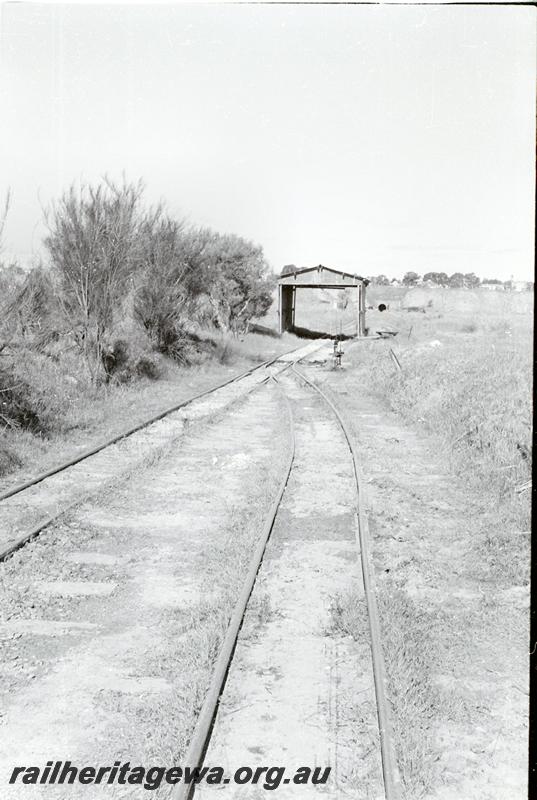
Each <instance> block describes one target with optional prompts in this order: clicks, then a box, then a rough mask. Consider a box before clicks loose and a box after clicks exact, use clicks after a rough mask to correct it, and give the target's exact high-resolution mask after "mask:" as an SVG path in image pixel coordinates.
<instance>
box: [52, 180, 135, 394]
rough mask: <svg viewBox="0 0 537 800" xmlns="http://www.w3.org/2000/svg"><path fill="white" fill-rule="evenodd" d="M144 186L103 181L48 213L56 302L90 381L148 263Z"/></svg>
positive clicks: (71, 192)
mask: <svg viewBox="0 0 537 800" xmlns="http://www.w3.org/2000/svg"><path fill="white" fill-rule="evenodd" d="M143 188H144V187H143V184H142V183H141V182H138V183H130V184H128V183H126V182H125V181H123V183H122V184H121V185H117V184H115V183H113V182H112V181H110V180H109V179H107V178H105V179H104V181H103V182H102V183H101V184H100V185H98V186H96V187H95V186H90V185H88V184H83V185H82V186H81V187H80V189H78V190H77V189H76V188H75V187H74V186H71V188H70V189H69V190H68V191H67V192H65V193H64V195H63V196H62V197H61V198H60V200H59V201H58V202H57V203H54V204H53V205H52V207H51V210H50V211H49V212H48V213H47V214H46V217H45V219H46V223H47V227H48V236H47V237H46V239H45V246H46V248H47V250H48V253H49V255H50V260H51V264H52V268H53V272H54V275H55V277H56V280H57V285H58V300H59V302H60V305H61V308H62V311H63V313H64V315H65V318H66V319H67V320H68V323H69V325H70V327H71V329H72V330H73V332H74V333H75V338H76V340H77V343H78V344H79V346H80V349H81V351H82V353H83V356H84V359H85V362H86V365H87V368H88V370H89V373H90V376H91V379H92V380H93V381H96V380H98V378H99V376H100V374H101V372H102V356H103V352H104V349H105V347H106V337H107V335H108V334H109V333H110V330H111V328H112V325H113V323H114V319H115V317H116V316H117V315H118V314H119V312H120V309H121V306H122V303H123V300H124V298H125V296H126V294H127V293H128V291H129V289H130V288H131V287H132V286H133V283H134V277H135V276H136V274H137V273H138V271H139V269H140V268H141V266H142V265H143V262H144V252H143V246H144V236H143V235H142V233H143V231H144V229H146V228H147V225H148V219H147V218H146V216H145V215H144V213H143V212H142V209H141V198H142V194H143Z"/></svg>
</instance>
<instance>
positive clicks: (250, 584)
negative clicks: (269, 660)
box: [170, 367, 295, 800]
mask: <svg viewBox="0 0 537 800" xmlns="http://www.w3.org/2000/svg"><path fill="white" fill-rule="evenodd" d="M286 368H287V367H286ZM282 371H283V370H282ZM272 380H273V381H274V383H276V384H278V382H277V380H276V378H272ZM282 397H283V398H284V400H285V404H286V408H287V415H288V419H289V430H290V447H289V457H288V459H287V464H286V468H285V470H284V476H283V478H282V480H281V482H280V485H279V487H278V492H277V495H276V497H275V498H274V501H273V503H272V505H271V507H270V509H269V512H268V515H267V518H266V521H265V525H264V527H263V530H262V532H261V535H260V537H259V540H258V543H257V546H256V548H255V550H254V553H253V555H252V558H251V560H250V565H249V567H248V572H247V574H246V578H245V581H244V585H243V588H242V591H241V593H240V595H239V598H238V600H237V603H236V605H235V608H234V610H233V614H232V616H231V619H230V621H229V626H228V629H227V631H226V635H225V637H224V641H223V643H222V647H221V649H220V653H219V655H218V658H217V660H216V663H215V666H214V670H213V674H212V677H211V682H210V684H209V689H208V692H207V694H206V696H205V700H204V702H203V705H202V707H201V711H200V713H199V716H198V719H197V721H196V727H195V728H194V733H193V736H192V739H191V740H190V744H189V746H188V750H187V752H186V754H185V758H184V763H185V764H188V766H189V767H197V766H201V765H202V763H203V758H204V756H205V752H206V750H207V746H208V743H209V739H210V735H211V731H212V727H213V724H214V719H215V717H216V713H217V711H218V701H219V698H220V695H221V693H222V690H223V688H224V684H225V682H226V678H227V675H228V672H229V668H230V665H231V660H232V658H233V653H234V652H235V647H236V644H237V638H238V636H239V632H240V629H241V627H242V622H243V619H244V613H245V611H246V606H247V605H248V601H249V599H250V596H251V594H252V591H253V588H254V585H255V581H256V578H257V574H258V572H259V569H260V567H261V562H262V560H263V556H264V554H265V550H266V547H267V543H268V540H269V538H270V534H271V533H272V528H273V527H274V522H275V520H276V515H277V513H278V509H279V507H280V503H281V500H282V497H283V493H284V491H285V487H286V486H287V482H288V480H289V475H290V474H291V469H292V466H293V461H294V459H295V426H294V421H293V413H292V411H291V406H290V403H289V400H288V399H287V397H286V396H285V394H283V392H282ZM194 791H195V784H187V783H181V784H177V786H176V787H175V789H174V790H173V791H172V793H171V795H170V797H171V800H188V798H189V797H191V796H192V794H193V793H194Z"/></svg>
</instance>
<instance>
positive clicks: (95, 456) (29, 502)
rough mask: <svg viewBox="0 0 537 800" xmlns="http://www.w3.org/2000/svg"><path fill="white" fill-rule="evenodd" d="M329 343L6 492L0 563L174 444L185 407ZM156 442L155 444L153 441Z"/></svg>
mask: <svg viewBox="0 0 537 800" xmlns="http://www.w3.org/2000/svg"><path fill="white" fill-rule="evenodd" d="M323 344H325V342H324V341H323ZM323 344H321V345H319V344H318V343H313V344H312V343H310V344H309V345H306V346H305V347H304V346H302V347H300V348H295V349H293V350H291V351H289V352H287V353H284V354H282V355H280V356H276V357H275V358H273V359H269V360H268V361H265V362H263V363H262V364H259V365H257V366H255V367H252V368H251V369H249V370H246V371H245V372H242V373H240V374H239V375H235V376H233V377H232V378H230V379H228V380H227V381H224V382H223V383H220V384H218V385H217V386H213V387H212V388H210V389H207V390H206V391H204V392H201V393H198V394H196V395H193V396H192V397H189V398H188V399H186V400H183V401H182V402H181V403H178V404H176V405H174V406H172V407H170V408H167V409H165V410H163V411H162V412H160V413H159V414H156V415H154V416H152V417H150V418H148V419H146V420H144V421H143V422H141V423H139V424H137V425H135V426H133V427H131V428H129V429H127V430H125V431H122V432H121V433H120V434H117V435H115V436H113V437H111V438H109V439H107V440H104V441H103V442H101V443H100V444H98V445H96V446H94V447H92V448H89V449H87V450H85V451H83V452H82V453H79V454H78V455H77V456H76V457H74V458H71V459H69V460H67V461H65V462H62V463H60V464H58V465H57V466H55V467H53V468H52V469H50V470H47V471H45V472H42V473H40V474H38V475H35V476H34V477H33V478H30V479H29V480H26V481H24V482H23V483H20V484H17V485H16V486H13V487H11V488H9V489H7V490H6V491H4V492H3V493H1V494H0V561H2V560H4V559H6V558H7V557H8V556H10V555H11V554H12V553H14V552H15V551H16V550H18V549H19V548H20V547H23V546H24V545H25V544H26V543H27V542H29V541H31V540H32V539H33V538H35V537H36V536H38V535H39V534H41V533H42V532H43V531H45V530H46V529H47V528H49V527H50V526H51V525H52V524H53V523H54V522H57V521H58V520H59V519H60V518H61V517H62V516H65V515H66V514H67V513H68V512H69V511H71V510H72V509H73V508H75V506H77V505H78V504H79V503H80V502H82V501H83V500H84V499H87V498H88V497H91V496H92V494H94V493H95V492H96V491H102V489H103V488H104V486H106V485H107V484H109V483H110V482H111V481H114V480H117V479H121V478H124V477H126V475H128V471H129V469H133V468H135V467H136V466H138V465H139V464H140V461H141V459H143V458H146V457H147V453H148V449H151V448H152V447H153V449H154V450H155V452H158V451H159V450H162V448H163V447H166V446H169V444H170V442H172V441H173V440H174V439H176V438H177V436H179V435H180V434H181V433H182V430H183V428H184V423H185V420H184V417H183V416H181V415H182V412H184V411H185V409H187V408H194V407H199V405H200V403H203V402H207V401H208V400H210V399H211V398H213V397H215V396H216V395H218V396H219V397H220V396H222V393H223V392H225V391H228V392H229V391H230V390H232V389H233V388H234V387H237V386H239V385H240V386H241V387H244V389H245V391H246V392H248V391H253V390H254V389H255V388H256V387H257V385H258V384H259V383H260V382H263V381H264V380H266V378H267V377H270V369H271V368H273V367H274V366H275V365H276V364H278V363H280V362H281V361H282V360H285V359H286V358H289V357H292V356H293V354H295V353H297V352H304V354H308V353H309V352H315V351H316V350H318V349H319V348H320V347H322V346H323ZM267 371H268V375H267ZM234 399H235V395H234V393H233V392H231V396H230V398H229V401H230V402H233V401H234ZM209 413H211V408H209ZM150 440H153V441H152V443H151V441H150ZM129 450H130V452H129ZM80 486H82V490H80V488H79V487H80ZM41 489H42V491H40V490H41Z"/></svg>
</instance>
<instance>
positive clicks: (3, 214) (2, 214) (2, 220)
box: [0, 189, 11, 254]
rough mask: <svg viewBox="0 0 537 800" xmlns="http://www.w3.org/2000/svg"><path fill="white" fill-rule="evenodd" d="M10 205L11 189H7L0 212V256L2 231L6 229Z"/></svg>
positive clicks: (2, 245) (2, 238)
mask: <svg viewBox="0 0 537 800" xmlns="http://www.w3.org/2000/svg"><path fill="white" fill-rule="evenodd" d="M10 205H11V189H8V190H7V192H6V196H5V199H4V207H3V209H2V210H1V211H0V254H1V253H2V250H3V249H4V229H5V227H6V221H7V215H8V213H9V207H10Z"/></svg>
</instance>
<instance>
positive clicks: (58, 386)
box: [0, 348, 80, 434]
mask: <svg viewBox="0 0 537 800" xmlns="http://www.w3.org/2000/svg"><path fill="white" fill-rule="evenodd" d="M79 395H80V385H79V380H78V379H77V378H75V377H74V376H73V375H69V374H66V373H65V364H61V365H60V364H57V363H55V362H53V361H52V359H50V358H48V357H47V356H44V355H42V354H40V353H36V352H33V351H32V350H30V349H27V348H26V349H24V348H22V349H20V350H17V351H16V352H15V353H13V354H11V355H10V356H5V357H3V358H2V361H1V362H0V398H1V399H0V415H1V417H0V419H1V421H2V422H3V423H4V426H7V427H20V428H24V429H25V430H28V431H31V432H33V433H40V434H48V433H50V432H51V431H58V430H68V429H69V428H72V427H76V422H75V421H73V420H70V418H69V411H70V409H71V407H72V406H73V404H74V402H76V400H77V399H78V397H79Z"/></svg>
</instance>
